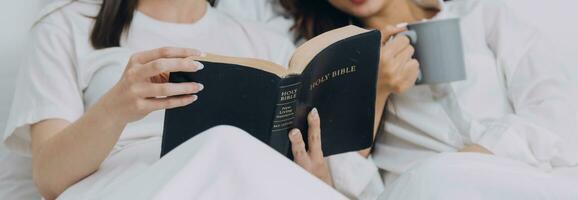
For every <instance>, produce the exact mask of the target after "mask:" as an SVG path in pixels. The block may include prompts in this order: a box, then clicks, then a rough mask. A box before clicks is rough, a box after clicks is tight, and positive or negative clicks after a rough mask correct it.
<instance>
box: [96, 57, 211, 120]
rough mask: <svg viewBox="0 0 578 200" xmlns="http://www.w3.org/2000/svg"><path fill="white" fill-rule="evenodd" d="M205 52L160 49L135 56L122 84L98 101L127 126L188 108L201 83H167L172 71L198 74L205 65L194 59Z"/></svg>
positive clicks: (127, 68) (131, 59)
mask: <svg viewBox="0 0 578 200" xmlns="http://www.w3.org/2000/svg"><path fill="white" fill-rule="evenodd" d="M201 55H202V53H201V52H200V51H197V50H193V49H186V48H160V49H154V50H150V51H145V52H140V53H136V54H134V55H133V56H132V57H131V58H130V60H129V63H128V64H127V66H126V69H125V71H124V73H123V75H122V78H121V79H120V81H119V82H118V83H117V84H116V85H115V86H114V87H113V88H112V89H111V90H110V91H109V92H108V93H107V94H106V95H105V96H104V97H103V98H102V99H101V101H100V102H99V103H100V105H101V106H102V108H104V110H106V111H107V112H108V113H109V114H110V116H115V117H118V120H120V121H122V122H125V123H128V122H133V121H137V120H139V119H141V118H143V117H145V116H146V115H147V114H149V113H150V112H152V111H156V110H162V109H169V108H175V107H180V106H185V105H188V104H190V103H192V102H194V101H195V100H197V96H196V95H194V94H195V93H197V92H199V91H201V90H202V89H203V85H202V84H199V83H168V73H170V72H177V71H183V72H196V71H198V70H201V69H202V68H203V64H201V63H200V62H197V61H194V60H193V59H191V58H190V57H191V56H201Z"/></svg>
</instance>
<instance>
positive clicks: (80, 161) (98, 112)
mask: <svg viewBox="0 0 578 200" xmlns="http://www.w3.org/2000/svg"><path fill="white" fill-rule="evenodd" d="M56 123H58V122H56ZM60 124H61V125H56V124H55V123H52V124H48V123H39V124H38V125H35V126H33V127H32V133H33V134H36V135H40V134H43V133H46V135H48V134H50V132H51V131H52V132H53V133H55V134H52V135H50V136H33V137H42V138H40V139H39V140H36V141H35V142H39V145H35V144H33V147H35V148H33V173H34V179H35V182H36V184H37V186H38V188H39V190H40V192H41V193H42V195H43V196H44V197H45V198H47V199H52V198H55V197H57V196H58V195H59V194H60V193H62V192H63V191H64V190H65V189H66V188H68V187H69V186H70V185H72V184H74V183H76V182H78V181H79V180H81V179H82V178H84V177H86V176H88V175H90V174H91V173H93V172H94V171H96V170H97V169H98V167H99V166H100V164H101V163H102V162H103V161H104V159H106V157H107V156H108V154H109V153H110V151H111V150H112V148H113V146H114V144H115V143H116V142H117V140H118V138H119V136H120V134H121V132H122V130H123V129H124V126H125V124H126V123H123V122H121V121H120V120H117V119H115V118H114V117H112V116H110V115H109V114H108V113H107V112H106V110H105V109H102V108H101V107H99V105H98V104H97V105H95V106H94V107H92V108H91V109H89V110H88V111H87V112H86V113H85V114H84V115H83V116H82V117H81V118H79V119H78V120H77V121H76V122H74V123H70V124H68V125H66V124H62V122H60ZM56 129H61V130H56ZM33 141H34V140H33Z"/></svg>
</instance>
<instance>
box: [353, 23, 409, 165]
mask: <svg viewBox="0 0 578 200" xmlns="http://www.w3.org/2000/svg"><path fill="white" fill-rule="evenodd" d="M405 30H406V29H405V28H399V27H394V26H389V27H386V28H385V29H384V30H382V31H381V33H382V34H381V40H382V44H383V45H382V47H381V57H380V63H379V74H378V80H377V91H376V99H375V118H374V123H373V137H374V138H375V136H376V134H377V131H378V129H379V124H380V123H381V117H382V116H383V111H384V108H385V104H386V102H387V99H388V98H389V95H391V94H392V93H402V92H404V91H406V90H408V89H409V88H411V87H413V85H414V84H415V80H416V79H417V74H418V71H419V63H418V62H417V60H415V59H412V56H413V53H414V49H413V47H412V46H411V45H410V43H409V39H408V38H407V37H405V36H396V37H394V38H393V39H391V40H390V38H391V37H392V36H394V35H396V34H398V33H400V32H402V31H405ZM370 152H371V148H368V149H364V150H361V151H359V154H361V155H362V156H364V157H368V156H369V153H370Z"/></svg>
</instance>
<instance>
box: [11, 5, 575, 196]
mask: <svg viewBox="0 0 578 200" xmlns="http://www.w3.org/2000/svg"><path fill="white" fill-rule="evenodd" d="M49 1H50V0H29V1H9V2H4V3H3V4H4V5H2V6H0V12H1V13H3V14H2V15H3V17H2V18H1V19H0V23H1V25H2V27H10V28H8V29H3V31H0V46H1V47H2V48H0V60H2V61H3V62H2V64H1V65H2V66H1V67H0V69H2V73H0V92H1V93H2V95H0V130H4V126H5V123H6V120H7V119H6V118H7V115H8V112H9V108H10V103H11V99H12V97H11V96H12V93H13V91H12V88H13V84H14V81H15V77H16V73H17V69H18V66H19V64H18V63H19V62H20V60H21V58H22V54H21V52H22V51H23V49H22V46H24V45H23V44H25V41H26V34H25V33H26V32H27V30H28V27H29V26H30V24H31V23H32V20H33V18H34V14H35V13H37V12H38V10H39V8H40V7H41V6H42V5H44V4H46V3H48V2H49ZM263 1H267V0H243V4H239V2H240V0H219V4H221V5H222V6H226V7H227V9H225V10H228V11H227V12H230V13H231V14H232V15H237V16H238V17H239V18H246V19H248V20H258V18H257V17H256V16H255V15H252V13H253V12H250V10H255V9H257V8H254V7H252V6H255V5H259V4H262V2H263ZM505 1H506V2H507V3H508V4H509V5H510V7H512V8H513V9H514V12H515V13H517V14H518V15H519V16H520V17H521V18H522V19H524V20H525V21H527V22H529V23H530V24H532V25H534V26H536V27H538V28H540V29H541V30H542V32H543V33H544V34H545V35H546V36H547V37H549V38H551V39H552V40H553V42H554V43H556V45H557V46H558V47H559V49H557V51H558V52H559V55H560V56H561V58H563V62H564V64H565V66H564V67H565V70H567V74H568V76H569V77H570V78H571V80H572V81H573V84H575V85H576V88H577V89H578V38H575V36H576V35H578V27H576V26H570V24H572V23H575V22H573V21H572V20H573V19H578V13H577V12H574V8H578V1H570V0H549V1H543V0H505ZM536 13H540V14H536ZM543 13H548V14H547V15H545V14H543ZM273 28H275V27H273ZM277 29H278V28H277ZM6 30H8V31H6ZM30 163H31V162H30V159H29V158H24V157H20V156H18V155H14V154H10V153H7V152H6V150H5V149H4V148H3V147H2V145H1V144H0V199H22V200H27V199H39V195H38V193H37V192H36V189H35V187H34V184H33V182H32V178H31V173H30V172H31V167H30V165H31V164H30ZM569 171H570V172H569V173H576V172H575V171H571V170H569Z"/></svg>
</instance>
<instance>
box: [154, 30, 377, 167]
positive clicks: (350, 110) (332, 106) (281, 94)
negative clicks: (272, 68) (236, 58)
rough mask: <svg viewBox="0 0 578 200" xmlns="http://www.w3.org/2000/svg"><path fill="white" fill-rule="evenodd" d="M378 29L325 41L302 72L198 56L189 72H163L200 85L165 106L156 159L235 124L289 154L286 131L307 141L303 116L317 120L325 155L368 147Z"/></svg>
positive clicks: (371, 125) (375, 77) (372, 118)
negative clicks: (188, 99) (199, 66)
mask: <svg viewBox="0 0 578 200" xmlns="http://www.w3.org/2000/svg"><path fill="white" fill-rule="evenodd" d="M379 51H380V33H379V32H378V31H369V32H366V33H362V34H359V35H356V36H352V37H349V38H346V39H343V40H340V41H338V42H336V43H333V44H331V45H330V46H328V47H327V48H325V49H324V50H322V51H321V52H319V53H318V54H317V55H316V57H315V58H314V59H313V60H311V62H309V64H308V65H307V67H306V68H305V69H304V71H303V72H302V74H300V75H299V74H296V75H291V76H288V77H284V78H280V77H279V76H277V75H275V74H272V73H269V72H265V71H261V70H258V69H255V68H250V67H246V66H240V65H235V64H227V63H218V62H206V61H202V62H203V64H204V65H205V68H204V69H203V70H201V71H199V72H196V73H186V72H179V73H171V75H170V82H199V83H202V84H203V85H204V86H205V89H204V90H203V91H202V92H200V93H199V94H198V96H199V99H198V100H197V101H196V102H194V103H192V104H190V105H188V106H185V107H180V108H175V109H169V110H166V113H165V124H164V130H163V141H162V149H161V156H162V155H164V154H166V153H168V152H169V151H171V150H172V149H174V148H175V147H177V146H178V145H180V144H181V143H183V142H185V141H186V140H188V139H190V138H192V137H194V136H195V135H197V134H199V133H201V132H203V131H205V130H207V129H209V128H211V127H213V126H217V125H232V126H236V127H239V128H241V129H243V130H244V131H246V132H248V133H249V134H251V135H253V136H254V137H255V138H257V139H259V140H260V141H262V142H264V143H265V144H268V145H269V146H271V147H272V148H273V149H275V150H277V151H278V152H280V153H282V154H284V155H285V156H287V157H291V155H290V152H291V151H290V149H289V148H290V143H289V138H288V135H287V134H288V132H289V130H290V129H291V128H299V129H301V130H302V132H303V134H304V139H305V140H306V139H307V135H306V134H307V133H306V132H307V131H306V130H307V123H306V116H307V113H308V112H309V111H310V110H311V109H312V108H313V107H316V108H317V109H318V110H319V114H320V117H321V128H322V142H323V150H324V154H325V156H329V155H333V154H338V153H343V152H349V151H356V150H361V149H364V148H367V147H370V146H371V145H372V142H373V141H372V136H373V122H374V107H375V90H376V81H377V68H378V64H379Z"/></svg>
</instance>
